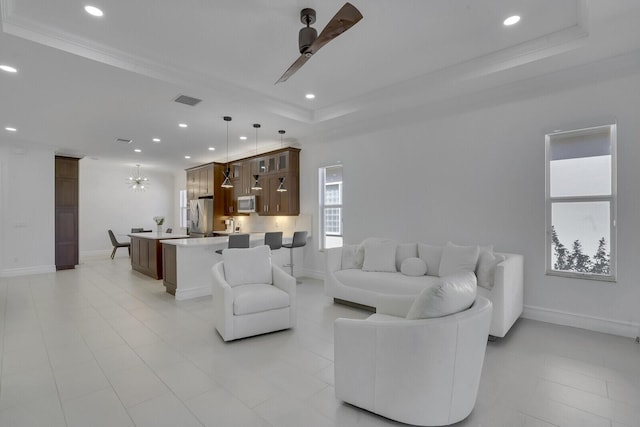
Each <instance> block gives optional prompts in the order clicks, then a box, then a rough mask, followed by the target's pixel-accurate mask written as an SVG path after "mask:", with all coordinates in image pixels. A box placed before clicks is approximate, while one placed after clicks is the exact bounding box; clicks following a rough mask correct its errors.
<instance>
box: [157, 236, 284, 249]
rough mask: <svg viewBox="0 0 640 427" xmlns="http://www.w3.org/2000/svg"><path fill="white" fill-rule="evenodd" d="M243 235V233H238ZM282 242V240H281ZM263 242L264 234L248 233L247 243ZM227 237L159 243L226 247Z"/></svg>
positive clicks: (174, 240)
mask: <svg viewBox="0 0 640 427" xmlns="http://www.w3.org/2000/svg"><path fill="white" fill-rule="evenodd" d="M239 234H243V233H239ZM283 240H284V239H283ZM258 241H264V233H249V242H252V243H255V242H258ZM228 242H229V236H218V237H196V238H187V239H172V240H161V241H160V243H164V244H166V245H174V246H185V247H197V246H215V245H221V246H227V243H228Z"/></svg>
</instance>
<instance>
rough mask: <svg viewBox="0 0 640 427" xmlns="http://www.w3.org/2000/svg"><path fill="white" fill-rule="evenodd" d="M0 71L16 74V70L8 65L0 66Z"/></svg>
mask: <svg viewBox="0 0 640 427" xmlns="http://www.w3.org/2000/svg"><path fill="white" fill-rule="evenodd" d="M0 70H2V71H6V72H7V73H17V72H18V70H17V69H16V68H13V67H12V66H10V65H0Z"/></svg>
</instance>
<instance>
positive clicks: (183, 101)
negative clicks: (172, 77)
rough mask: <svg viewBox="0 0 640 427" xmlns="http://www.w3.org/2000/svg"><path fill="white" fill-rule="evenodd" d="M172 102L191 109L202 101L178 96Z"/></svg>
mask: <svg viewBox="0 0 640 427" xmlns="http://www.w3.org/2000/svg"><path fill="white" fill-rule="evenodd" d="M174 101H175V102H179V103H180V104H185V105H190V106H192V107H193V106H195V105H198V104H199V103H200V102H202V99H198V98H193V97H191V96H187V95H180V96H178V97H177V98H176V99H174Z"/></svg>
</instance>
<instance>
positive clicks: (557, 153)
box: [546, 125, 616, 281]
mask: <svg viewBox="0 0 640 427" xmlns="http://www.w3.org/2000/svg"><path fill="white" fill-rule="evenodd" d="M546 153H547V162H546V164H547V188H546V202H547V203H546V209H547V214H546V215H547V244H546V247H547V256H546V259H547V274H553V275H560V276H566V277H578V278H587V279H596V280H609V281H614V280H615V271H616V252H615V249H616V232H615V230H616V125H608V126H600V127H595V128H589V129H581V130H575V131H568V132H556V133H551V134H548V135H547V136H546Z"/></svg>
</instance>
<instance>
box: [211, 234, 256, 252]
mask: <svg viewBox="0 0 640 427" xmlns="http://www.w3.org/2000/svg"><path fill="white" fill-rule="evenodd" d="M248 247H249V235H248V234H229V246H228V249H246V248H248ZM223 250H224V249H218V250H217V251H216V253H217V254H220V255H222V251H223Z"/></svg>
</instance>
